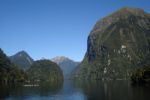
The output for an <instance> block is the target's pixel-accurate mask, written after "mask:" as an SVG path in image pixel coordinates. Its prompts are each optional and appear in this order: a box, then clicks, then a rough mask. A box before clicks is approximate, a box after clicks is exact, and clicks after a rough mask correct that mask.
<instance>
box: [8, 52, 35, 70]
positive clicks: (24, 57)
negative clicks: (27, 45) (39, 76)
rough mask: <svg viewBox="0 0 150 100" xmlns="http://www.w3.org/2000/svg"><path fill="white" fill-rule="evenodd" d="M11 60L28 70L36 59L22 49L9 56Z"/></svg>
mask: <svg viewBox="0 0 150 100" xmlns="http://www.w3.org/2000/svg"><path fill="white" fill-rule="evenodd" d="M9 58H10V60H11V62H12V63H14V64H16V65H18V66H20V67H21V68H23V69H24V70H27V69H28V68H29V67H30V66H31V65H32V64H33V62H34V60H33V59H32V58H31V57H30V56H29V54H28V53H27V52H25V51H20V52H18V53H16V54H15V55H13V56H10V57H9Z"/></svg>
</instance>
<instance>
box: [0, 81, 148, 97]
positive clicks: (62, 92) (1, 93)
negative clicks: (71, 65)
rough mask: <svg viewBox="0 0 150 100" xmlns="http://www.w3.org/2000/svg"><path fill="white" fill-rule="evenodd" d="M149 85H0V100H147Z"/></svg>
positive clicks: (89, 83) (91, 82) (123, 82)
mask: <svg viewBox="0 0 150 100" xmlns="http://www.w3.org/2000/svg"><path fill="white" fill-rule="evenodd" d="M149 94H150V87H148V86H146V87H144V86H132V85H131V84H130V83H129V82H128V81H70V80H65V81H64V84H58V83H55V84H49V83H44V84H41V85H40V86H39V87H23V86H22V85H0V100H1V99H2V100H148V99H149V98H150V96H149Z"/></svg>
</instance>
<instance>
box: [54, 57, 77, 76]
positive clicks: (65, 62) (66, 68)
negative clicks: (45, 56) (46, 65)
mask: <svg viewBox="0 0 150 100" xmlns="http://www.w3.org/2000/svg"><path fill="white" fill-rule="evenodd" d="M51 60H52V61H53V62H55V63H57V64H58V65H59V66H60V68H61V69H62V71H63V74H64V76H65V77H66V76H68V75H70V74H71V72H72V71H73V70H74V69H75V68H76V67H77V65H78V64H79V62H75V61H73V60H71V59H69V58H67V57H63V56H60V57H55V58H52V59H51Z"/></svg>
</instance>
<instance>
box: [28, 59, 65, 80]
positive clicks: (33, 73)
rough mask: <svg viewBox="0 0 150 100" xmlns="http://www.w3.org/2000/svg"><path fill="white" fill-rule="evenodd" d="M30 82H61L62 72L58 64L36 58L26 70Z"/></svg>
mask: <svg viewBox="0 0 150 100" xmlns="http://www.w3.org/2000/svg"><path fill="white" fill-rule="evenodd" d="M27 73H28V78H29V80H30V81H32V82H47V81H48V82H57V81H58V82H59V81H60V82H62V81H63V73H62V70H61V69H60V68H59V66H58V65H57V64H55V63H53V62H52V61H50V60H38V61H35V62H34V63H33V65H32V66H31V67H30V68H29V70H27Z"/></svg>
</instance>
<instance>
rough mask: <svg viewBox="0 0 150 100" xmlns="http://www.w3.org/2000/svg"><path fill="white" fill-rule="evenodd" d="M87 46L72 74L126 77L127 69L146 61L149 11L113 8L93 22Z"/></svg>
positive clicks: (149, 50) (149, 42) (149, 54)
mask: <svg viewBox="0 0 150 100" xmlns="http://www.w3.org/2000/svg"><path fill="white" fill-rule="evenodd" d="M87 46H88V49H87V52H86V55H85V58H84V60H83V61H82V63H81V64H80V65H79V66H78V68H77V69H76V70H75V71H74V73H73V74H74V77H76V78H83V79H127V78H129V76H130V71H131V70H133V69H135V68H137V67H138V66H142V65H144V64H150V61H149V59H150V14H148V13H146V12H144V11H143V10H142V9H137V8H127V7H125V8H122V9H120V10H118V11H116V12H115V13H113V14H111V15H109V16H107V17H105V18H103V19H102V20H100V21H98V22H97V23H96V25H95V26H94V28H93V30H92V31H91V33H90V35H89V37H88V41H87Z"/></svg>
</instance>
